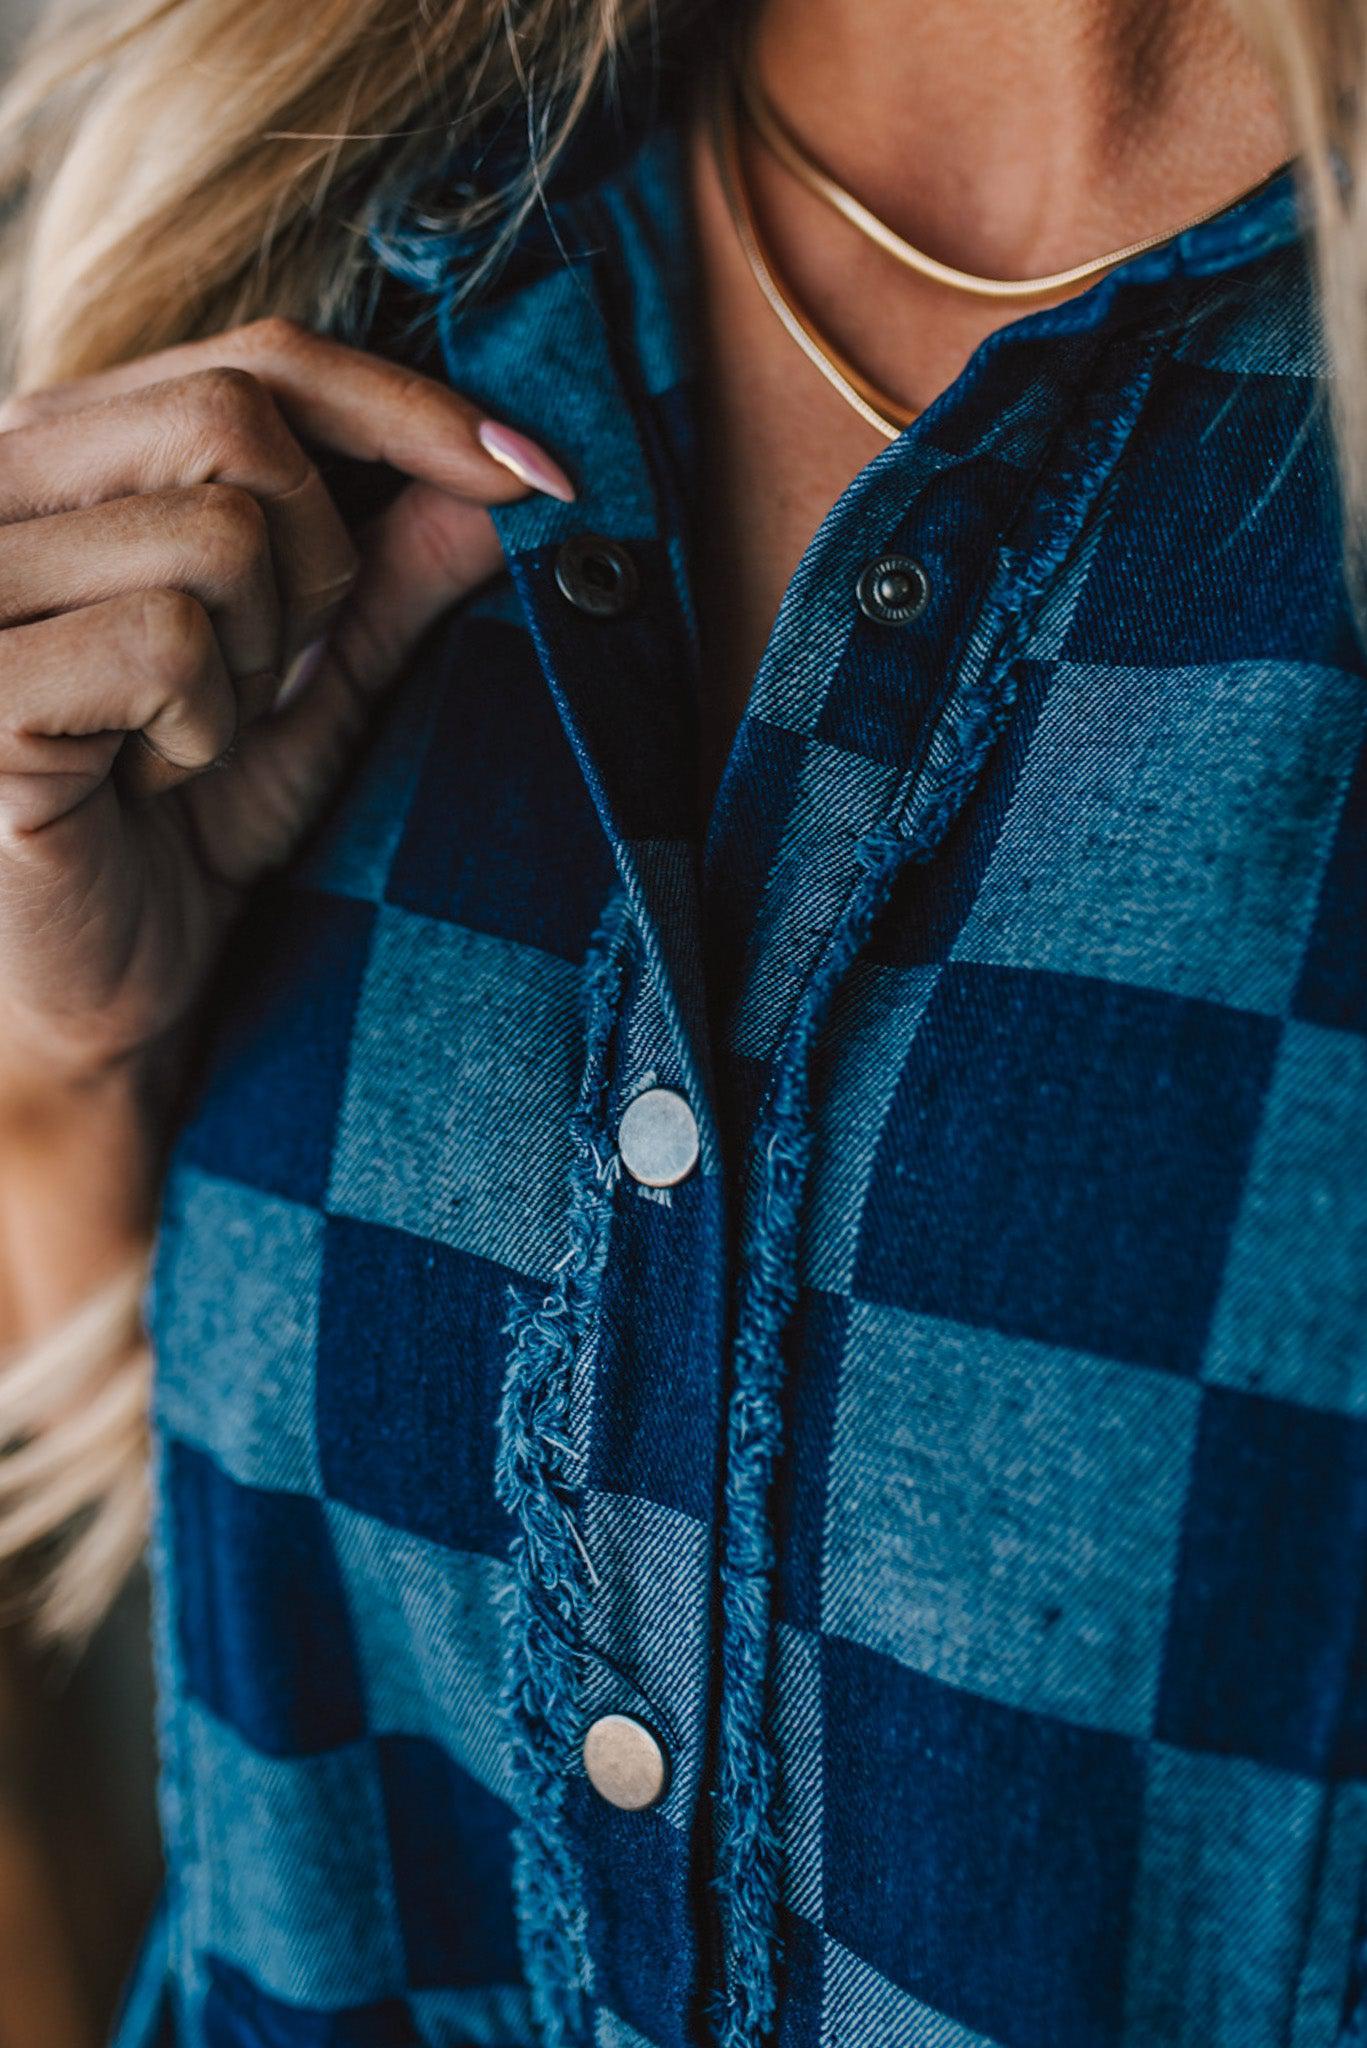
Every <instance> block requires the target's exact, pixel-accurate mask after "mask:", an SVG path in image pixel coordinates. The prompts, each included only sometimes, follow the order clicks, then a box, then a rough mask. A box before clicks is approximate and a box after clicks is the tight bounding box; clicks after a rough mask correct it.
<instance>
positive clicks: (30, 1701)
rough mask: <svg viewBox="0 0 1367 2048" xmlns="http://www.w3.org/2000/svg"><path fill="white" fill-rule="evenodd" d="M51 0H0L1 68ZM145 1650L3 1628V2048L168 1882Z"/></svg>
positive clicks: (100, 2028)
mask: <svg viewBox="0 0 1367 2048" xmlns="http://www.w3.org/2000/svg"><path fill="white" fill-rule="evenodd" d="M41 4H43V0H0V73H3V72H4V70H5V69H6V68H7V67H8V65H9V63H10V62H11V60H12V58H13V56H14V54H15V52H16V51H17V49H18V47H19V45H20V44H21V43H22V41H23V38H24V36H25V35H26V34H27V32H28V30H29V27H30V24H31V22H32V20H33V18H34V17H35V16H36V14H37V13H38V10H39V7H40V5H41ZM0 1370H3V1361H0ZM146 1643H147V1614H146V1595H145V1589H144V1588H143V1587H142V1586H141V1585H137V1586H134V1587H131V1588H130V1589H129V1592H128V1594H127V1596H126V1597H125V1599H124V1600H123V1601H122V1602H121V1604H120V1606H119V1609H118V1611H117V1613H116V1614H115V1615H114V1616H113V1617H112V1618H111V1620H110V1622H109V1623H108V1624H107V1626H106V1627H105V1628H104V1629H103V1630H102V1631H101V1633H100V1635H99V1637H98V1638H97V1640H96V1641H95V1642H94V1643H93V1644H92V1645H91V1646H90V1648H89V1650H88V1651H87V1652H86V1653H85V1655H84V1656H82V1657H81V1658H80V1659H78V1660H77V1659H73V1658H71V1657H70V1656H67V1657H65V1658H54V1657H53V1656H51V1655H48V1656H39V1655H37V1654H35V1653H34V1651H33V1649H32V1646H31V1645H28V1644H26V1643H25V1641H24V1639H23V1637H22V1635H21V1634H19V1633H17V1632H15V1631H12V1630H11V1631H5V1630H4V1629H3V1628H0V2048H99V2044H102V2043H103V2042H104V2041H105V2040H106V2039H107V2036H108V2030H109V2024H110V2020H111V2017H112V2014H113V2010H114V2007H115V2005H116V2003H117V2000H118V1996H119V1991H120V1988H121V1986H122V1983H123V1979H124V1976H125V1974H126V1971H127V1969H128V1967H129V1963H130V1961H131V1958H132V1954H133V1951H134V1948H135V1946H136V1943H137V1940H138V1936H139V1934H140V1932H141V1929H142V1927H143V1925H144V1924H145V1921H146V1918H147V1914H148V1911H149V1909H150V1905H151V1901H152V1899H153V1897H154V1895H155V1891H156V1886H157V1878H158V1871H157V1843H156V1827H155V1820H154V1815H153V1802H152V1736H151V1727H152V1708H151V1687H150V1682H149V1678H148V1673H147V1661H148V1660H147V1651H146Z"/></svg>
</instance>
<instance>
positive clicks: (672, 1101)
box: [617, 1088, 698, 1188]
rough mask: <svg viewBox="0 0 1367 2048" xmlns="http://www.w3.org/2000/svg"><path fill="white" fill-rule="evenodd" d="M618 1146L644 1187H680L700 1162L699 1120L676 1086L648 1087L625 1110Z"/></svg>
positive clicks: (627, 1168)
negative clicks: (680, 1183) (674, 1087)
mask: <svg viewBox="0 0 1367 2048" xmlns="http://www.w3.org/2000/svg"><path fill="white" fill-rule="evenodd" d="M617 1149H618V1151H619V1152H620V1153H621V1155H622V1164H623V1166H625V1168H626V1170H627V1172H628V1173H629V1174H630V1175H631V1177H632V1179H633V1180H637V1181H639V1182H640V1183H641V1185H642V1187H646V1188H673V1187H677V1186H678V1184H679V1182H680V1181H681V1180H687V1179H688V1176H689V1174H690V1173H692V1171H693V1169H694V1167H695V1166H696V1165H697V1163H698V1119H697V1118H696V1117H695V1116H694V1114H693V1112H692V1110H691V1109H690V1108H689V1106H688V1104H687V1102H686V1101H685V1100H684V1098H683V1096H682V1095H679V1094H677V1093H676V1091H675V1090H674V1089H673V1088H647V1089H646V1090H645V1091H644V1093H643V1094H641V1095H637V1096H636V1097H635V1098H634V1099H633V1100H632V1101H631V1102H629V1103H628V1104H627V1106H626V1108H625V1109H624V1110H623V1112H622V1121H621V1123H620V1124H619V1125H618V1126H617Z"/></svg>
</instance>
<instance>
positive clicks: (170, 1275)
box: [150, 1167, 323, 1495]
mask: <svg viewBox="0 0 1367 2048" xmlns="http://www.w3.org/2000/svg"><path fill="white" fill-rule="evenodd" d="M322 1233H323V1219H322V1217H321V1216H320V1215H319V1214H318V1213H317V1211H316V1210H313V1209H306V1208H303V1207H301V1206H300V1205H299V1204H298V1203H295V1202H287V1201H282V1200H280V1199H278V1198H277V1197H276V1196H274V1195H266V1194H261V1193H258V1192H257V1190H255V1189H253V1188H248V1187H244V1186H242V1185H241V1183H240V1182H237V1181H227V1180H219V1179H217V1178H216V1177H215V1176H214V1175H212V1174H206V1173H201V1172H199V1171H198V1170H196V1169H195V1168H192V1167H182V1168H180V1169H179V1170H178V1171H177V1172H176V1174H175V1176H174V1178H173V1180H172V1182H171V1185H170V1187H169V1189H168V1192H167V1197H166V1202H165V1205H164V1210H163V1216H162V1227H161V1238H160V1243H159V1247H158V1254H157V1263H156V1275H155V1280H154V1285H153V1289H152V1299H151V1310H150V1313H151V1320H152V1328H153V1332H154V1336H155V1352H156V1357H157V1362H158V1363H157V1381H156V1395H155V1403H156V1414H157V1419H158V1421H159V1423H160V1425H161V1426H162V1427H163V1428H164V1429H166V1430H167V1431H169V1432H170V1433H171V1434H172V1435H174V1436H179V1437H184V1438H186V1439H187V1440H188V1441H189V1442H191V1443H194V1444H197V1445H198V1446H199V1447H200V1449H201V1450H205V1451H208V1452H209V1453H210V1454H211V1455H212V1456H213V1457H214V1458H216V1459H217V1460H218V1462H219V1464H220V1465H222V1467H223V1468H224V1470H225V1471H226V1472H228V1473H230V1474H231V1475H232V1477H233V1478H234V1479H237V1480H240V1481H241V1483H242V1484H243V1485H244V1486H264V1487H273V1488H275V1489H277V1490H279V1491H283V1492H286V1493H307V1494H315V1495H316V1494H317V1493H318V1492H319V1491H320V1488H321V1481H320V1479H319V1475H318V1450H317V1444H316V1442H315V1439H314V1428H313V1373H314V1361H315V1358H316V1353H317V1337H318V1286H319V1279H320V1275H321V1272H322Z"/></svg>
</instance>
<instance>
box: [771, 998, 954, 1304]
mask: <svg viewBox="0 0 1367 2048" xmlns="http://www.w3.org/2000/svg"><path fill="white" fill-rule="evenodd" d="M939 974H940V969H939V968H938V967H913V968H896V967H879V966H876V965H874V964H873V963H872V962H870V961H860V962H859V963H858V964H857V965H856V966H855V967H854V968H853V969H852V970H851V972H850V975H849V978H848V980H847V981H846V983H845V985H844V987H843V989H842V990H841V992H840V995H839V996H838V998H837V999H836V1002H835V1004H834V1006H833V1008H832V1012H831V1019H830V1025H829V1028H828V1031H827V1034H826V1038H827V1050H826V1052H825V1055H824V1057H823V1058H822V1059H821V1061H820V1062H819V1064H818V1067H817V1070H816V1074H815V1077H814V1082H813V1098H814V1099H813V1105H812V1123H813V1146H812V1166H811V1180H810V1186H809V1190H808V1196H807V1217H806V1225H805V1228H804V1230H803V1234H802V1247H801V1261H802V1277H803V1279H804V1280H805V1281H806V1283H807V1284H808V1285H809V1286H811V1287H819V1288H822V1289H824V1290H825V1292H827V1293H828V1294H848V1293H849V1291H850V1289H851V1287H852V1286H853V1284H854V1269H855V1261H856V1259H857V1258H858V1255H859V1237H860V1231H861V1229H862V1227H863V1216H864V1203H865V1200H866V1198H867V1195H868V1191H869V1185H870V1182H871V1180H872V1178H873V1169H874V1162H875V1160H876V1159H877V1156H878V1147H879V1145H880V1143H881V1142H882V1137H883V1124H884V1122H885V1120H886V1117H887V1114H888V1110H889V1108H890V1106H891V1104H892V1098H893V1096H894V1095H895V1093H896V1091H897V1083H898V1082H899V1080H900V1079H901V1077H902V1068H903V1065H904V1064H905V1061H906V1056H907V1052H908V1050H909V1048H910V1046H911V1041H912V1039H913V1038H914V1037H915V1036H916V1032H917V1030H918V1029H919V1027H920V1023H921V1019H922V1017H923V1016H924V1015H925V1010H926V1005H927V1004H928V1003H929V1001H930V998H931V995H932V994H933V992H934V989H935V983H936V981H937V979H938V978H939Z"/></svg>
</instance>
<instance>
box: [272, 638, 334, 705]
mask: <svg viewBox="0 0 1367 2048" xmlns="http://www.w3.org/2000/svg"><path fill="white" fill-rule="evenodd" d="M327 645H328V644H327V641H326V640H315V641H313V643H312V644H311V645H310V646H308V647H306V648H305V649H304V651H303V653H302V654H300V655H297V656H296V657H295V660H294V664H293V666H292V667H291V668H290V670H289V672H288V674H287V675H286V677H285V680H284V682H283V683H282V684H281V685H280V694H279V696H278V697H277V698H276V700H275V709H276V710H277V711H287V710H288V709H289V707H290V705H291V704H293V703H294V701H295V699H296V698H298V697H302V696H303V694H304V692H305V690H306V689H307V688H308V686H309V684H310V683H311V682H312V681H313V678H314V677H315V676H316V675H317V673H318V670H319V668H320V666H321V664H322V660H323V656H324V655H325V654H326V653H327Z"/></svg>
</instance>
